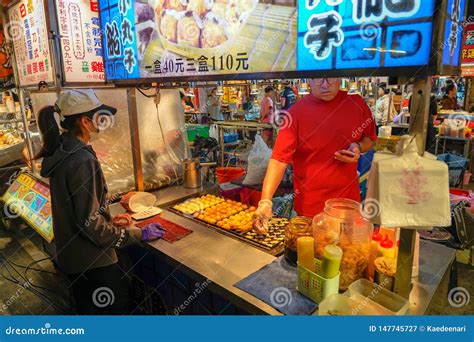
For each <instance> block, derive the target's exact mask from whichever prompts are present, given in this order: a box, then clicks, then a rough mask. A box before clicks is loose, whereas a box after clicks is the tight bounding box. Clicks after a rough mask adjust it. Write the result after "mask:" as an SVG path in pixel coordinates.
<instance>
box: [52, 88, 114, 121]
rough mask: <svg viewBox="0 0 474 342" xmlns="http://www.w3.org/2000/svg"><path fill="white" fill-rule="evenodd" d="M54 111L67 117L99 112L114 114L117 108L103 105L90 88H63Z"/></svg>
mask: <svg viewBox="0 0 474 342" xmlns="http://www.w3.org/2000/svg"><path fill="white" fill-rule="evenodd" d="M55 108H56V111H57V112H58V113H59V114H60V115H61V116H62V117H67V116H71V115H77V114H94V113H97V112H100V114H102V115H115V113H117V109H116V108H113V107H110V106H107V105H104V104H103V103H102V102H100V100H99V99H98V98H97V96H96V95H95V92H94V91H93V90H92V89H77V90H65V91H63V92H62V93H61V94H60V95H59V98H58V100H57V101H56V104H55Z"/></svg>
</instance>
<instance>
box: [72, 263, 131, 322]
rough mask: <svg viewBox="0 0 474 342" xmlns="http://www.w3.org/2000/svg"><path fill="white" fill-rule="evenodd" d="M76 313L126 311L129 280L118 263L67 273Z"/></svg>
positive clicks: (129, 308) (129, 311) (117, 313)
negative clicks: (82, 271)
mask: <svg viewBox="0 0 474 342" xmlns="http://www.w3.org/2000/svg"><path fill="white" fill-rule="evenodd" d="M68 277H69V280H70V281H71V283H72V285H71V292H72V295H73V297H74V300H75V302H76V309H77V313H78V314H79V315H129V314H130V313H131V302H132V301H131V297H130V289H129V283H128V281H127V278H126V277H125V274H124V273H123V272H122V270H121V269H120V267H119V266H118V264H114V265H110V266H106V267H100V268H94V269H91V270H88V271H86V272H84V273H83V274H72V275H69V276H68Z"/></svg>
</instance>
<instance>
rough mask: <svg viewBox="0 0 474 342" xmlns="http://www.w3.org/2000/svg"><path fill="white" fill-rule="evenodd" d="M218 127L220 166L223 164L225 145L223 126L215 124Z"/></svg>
mask: <svg viewBox="0 0 474 342" xmlns="http://www.w3.org/2000/svg"><path fill="white" fill-rule="evenodd" d="M217 127H219V140H220V145H221V166H224V150H225V145H224V127H221V126H217Z"/></svg>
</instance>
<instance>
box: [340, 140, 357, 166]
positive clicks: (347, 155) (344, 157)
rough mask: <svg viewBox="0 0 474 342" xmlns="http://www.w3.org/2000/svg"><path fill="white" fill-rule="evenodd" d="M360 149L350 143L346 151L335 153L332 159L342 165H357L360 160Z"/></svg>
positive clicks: (355, 144)
mask: <svg viewBox="0 0 474 342" xmlns="http://www.w3.org/2000/svg"><path fill="white" fill-rule="evenodd" d="M360 153H361V151H360V147H359V144H358V143H352V144H351V145H350V146H349V148H348V149H347V150H341V151H337V152H336V153H335V154H334V158H335V159H337V160H339V161H341V162H343V163H357V162H358V161H359V158H360Z"/></svg>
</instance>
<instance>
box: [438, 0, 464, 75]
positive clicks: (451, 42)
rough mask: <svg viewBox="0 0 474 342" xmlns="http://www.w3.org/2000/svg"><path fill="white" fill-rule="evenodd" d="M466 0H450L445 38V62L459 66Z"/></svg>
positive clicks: (448, 2) (443, 46)
mask: <svg viewBox="0 0 474 342" xmlns="http://www.w3.org/2000/svg"><path fill="white" fill-rule="evenodd" d="M465 6H466V0H448V1H447V8H446V22H445V31H444V39H443V42H444V43H443V45H442V48H443V51H442V53H443V64H445V65H453V66H459V55H460V51H461V41H462V31H463V25H462V24H463V23H464V13H465Z"/></svg>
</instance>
